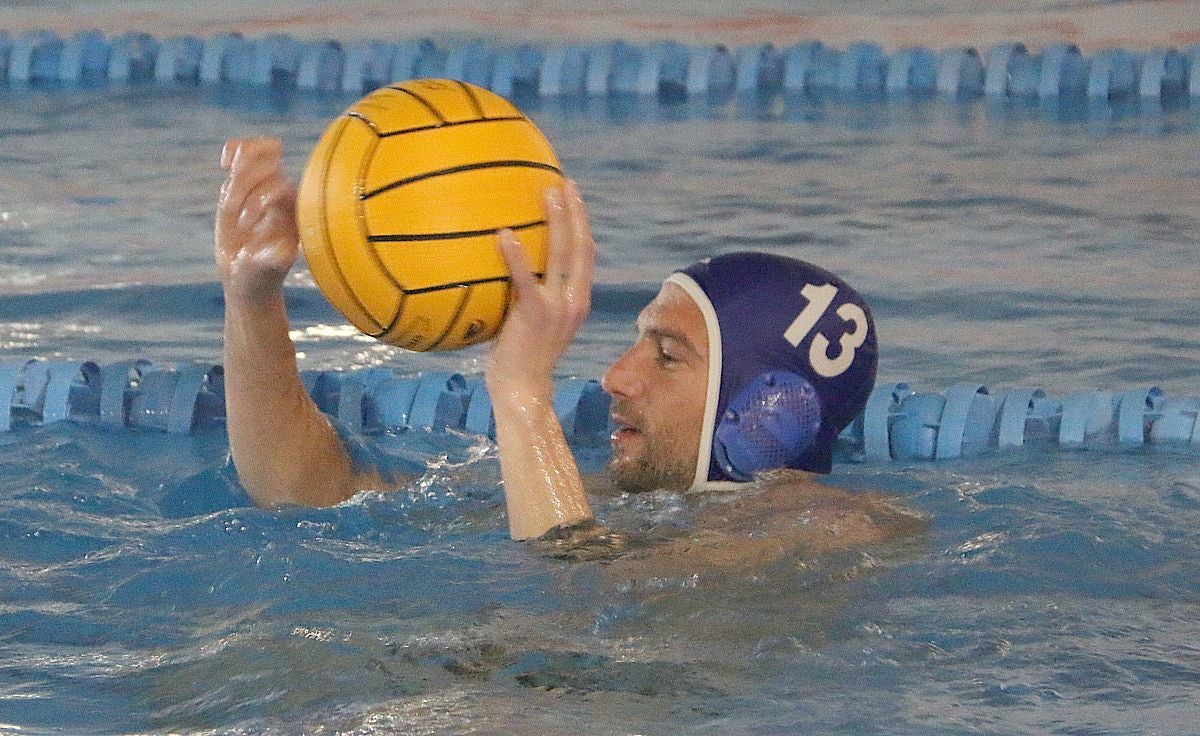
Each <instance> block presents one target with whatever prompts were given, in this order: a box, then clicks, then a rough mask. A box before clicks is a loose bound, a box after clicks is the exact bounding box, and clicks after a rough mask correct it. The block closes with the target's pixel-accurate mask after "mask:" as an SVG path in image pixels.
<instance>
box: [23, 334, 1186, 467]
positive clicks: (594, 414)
mask: <svg viewBox="0 0 1200 736" xmlns="http://www.w3.org/2000/svg"><path fill="white" fill-rule="evenodd" d="M301 379H302V381H303V384H304V387H305V390H307V391H308V392H309V394H310V395H311V396H312V397H313V400H314V401H315V402H316V403H317V406H319V407H320V408H321V409H322V410H323V411H325V412H326V413H328V414H329V415H330V416H331V417H334V418H336V419H337V420H338V422H339V423H340V424H341V425H342V426H343V427H345V428H346V429H347V430H349V431H352V432H361V433H368V434H369V433H377V432H382V431H445V430H456V431H462V432H467V433H471V434H478V435H483V436H487V437H491V438H494V437H495V422H494V418H493V415H492V403H491V399H490V398H489V396H488V394H487V389H486V387H485V386H484V384H483V380H482V377H481V376H464V375H461V374H458V373H453V372H446V371H433V372H428V373H421V374H415V375H413V374H400V373H396V372H394V371H392V370H389V369H387V368H370V369H364V370H350V371H305V372H303V373H302V374H301ZM553 401H554V411H555V413H556V414H557V415H558V417H559V419H560V420H561V422H562V425H563V431H564V434H565V435H566V437H567V439H568V441H570V442H572V443H575V444H597V443H603V442H605V441H606V439H607V437H608V434H609V432H610V431H611V426H610V422H609V417H608V408H609V396H608V394H606V393H605V392H604V391H603V390H602V389H601V387H600V384H599V382H598V381H596V380H594V379H588V378H563V379H558V380H557V381H556V382H555V385H554V396H553ZM224 417H225V395H224V373H223V370H222V367H221V366H220V365H215V364H211V363H185V364H180V365H166V364H157V363H153V362H151V361H149V360H146V359H140V358H135V359H130V360H122V361H117V362H114V363H111V364H107V365H100V364H98V363H96V362H93V361H44V360H40V359H32V360H30V359H16V360H10V361H8V362H0V431H12V430H14V429H19V428H21V427H26V426H30V425H39V424H50V423H54V422H62V421H71V422H78V423H90V424H100V425H103V426H109V427H114V428H116V427H126V428H137V429H145V430H155V431H163V432H170V433H177V434H185V433H189V432H201V431H205V430H208V429H212V428H216V427H220V426H222V424H223V422H224ZM839 440H840V443H841V445H842V446H843V447H844V448H845V449H846V450H847V452H848V453H849V454H850V455H851V456H854V457H858V458H861V459H865V460H868V461H888V460H902V461H912V460H949V459H953V458H958V457H971V456H975V455H979V454H981V453H983V452H987V451H989V450H997V449H998V450H1004V449H1011V448H1017V447H1022V446H1030V445H1033V446H1038V445H1057V446H1059V447H1065V448H1075V447H1087V448H1097V449H1103V448H1127V447H1138V446H1143V445H1153V444H1182V445H1191V446H1193V447H1196V448H1200V397H1194V396H1168V395H1166V394H1165V393H1164V392H1163V391H1162V390H1160V389H1159V388H1157V387H1154V386H1143V387H1135V388H1128V389H1125V390H1122V391H1118V392H1112V391H1102V390H1084V391H1076V392H1073V393H1070V394H1068V395H1066V396H1064V397H1060V398H1055V397H1052V396H1048V395H1047V394H1046V392H1045V390H1043V389H1042V388H1039V387H1028V386H1024V387H1022V386H1019V387H1014V388H1009V389H1005V390H1000V391H996V392H993V391H991V390H989V388H988V387H987V386H984V385H980V384H976V383H964V384H958V385H954V386H951V387H949V388H947V389H945V390H943V391H916V390H914V389H913V388H912V387H911V385H910V383H908V382H886V381H881V382H880V383H879V384H878V385H877V386H876V388H875V390H874V391H873V392H872V393H871V395H870V397H868V399H867V404H866V408H865V409H864V411H863V412H862V414H861V415H860V416H859V417H858V418H857V419H856V420H855V421H854V422H853V423H851V424H850V426H848V427H847V428H846V429H845V430H844V431H843V432H842V435H841V437H840V438H839Z"/></svg>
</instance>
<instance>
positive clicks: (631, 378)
mask: <svg viewBox="0 0 1200 736" xmlns="http://www.w3.org/2000/svg"><path fill="white" fill-rule="evenodd" d="M636 351H637V345H633V346H632V347H630V348H629V349H628V350H626V351H625V352H624V353H623V354H622V355H621V357H619V358H617V359H616V361H615V362H614V363H613V364H612V365H610V366H609V367H608V370H606V371H604V375H603V376H601V377H600V387H601V388H603V389H604V390H605V391H607V392H608V393H609V394H610V395H612V396H625V397H628V396H636V395H637V394H638V393H639V392H640V390H641V386H642V379H641V378H640V376H639V373H638V371H637V368H636V362H637V356H636Z"/></svg>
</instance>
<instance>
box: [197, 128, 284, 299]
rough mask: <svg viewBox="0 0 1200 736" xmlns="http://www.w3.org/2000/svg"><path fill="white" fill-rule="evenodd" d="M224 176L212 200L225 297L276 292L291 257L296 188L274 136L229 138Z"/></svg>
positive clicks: (223, 156)
mask: <svg viewBox="0 0 1200 736" xmlns="http://www.w3.org/2000/svg"><path fill="white" fill-rule="evenodd" d="M221 168H222V169H224V170H225V171H228V172H229V177H228V178H227V179H226V180H225V183H224V184H223V185H222V186H221V194H220V199H219V200H218V205H217V221H216V243H215V246H216V247H215V252H214V257H215V260H216V263H217V273H218V275H219V276H220V278H221V283H222V284H223V285H224V287H225V293H226V296H227V297H234V298H237V299H240V300H244V301H246V302H248V303H252V304H262V303H263V302H265V301H267V300H269V299H271V298H273V297H277V296H278V295H279V294H280V292H281V289H282V288H283V280H284V279H285V278H286V277H287V274H288V271H289V270H290V269H291V267H292V264H293V263H294V262H295V260H296V254H297V250H298V244H299V232H298V229H297V225H296V189H295V187H294V186H293V185H292V183H291V182H290V181H289V180H288V178H287V176H286V175H285V173H284V170H283V160H282V145H281V144H280V142H279V139H277V138H231V139H230V140H228V141H226V143H225V148H224V149H223V150H222V151H221Z"/></svg>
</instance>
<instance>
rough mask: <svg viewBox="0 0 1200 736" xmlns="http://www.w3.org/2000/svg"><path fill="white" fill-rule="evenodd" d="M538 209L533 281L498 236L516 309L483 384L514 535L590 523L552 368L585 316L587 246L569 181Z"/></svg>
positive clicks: (591, 252) (520, 255)
mask: <svg viewBox="0 0 1200 736" xmlns="http://www.w3.org/2000/svg"><path fill="white" fill-rule="evenodd" d="M545 207H546V219H547V223H548V225H549V246H548V254H547V259H546V275H545V279H544V280H543V281H542V282H541V283H538V281H537V280H536V279H535V278H534V276H533V274H532V272H531V268H530V266H529V262H528V260H527V259H526V258H525V255H524V252H523V251H522V250H521V246H520V245H519V244H518V242H517V240H516V237H515V236H514V235H513V233H512V232H511V231H504V232H501V234H500V236H499V240H500V249H501V251H502V253H503V254H504V258H505V260H506V261H507V263H508V267H509V271H511V273H512V283H513V287H514V288H515V289H516V303H515V304H513V305H512V307H511V309H510V310H509V313H508V316H507V318H506V319H505V321H504V327H503V328H502V329H501V330H500V334H499V336H498V337H497V338H496V341H495V343H494V344H493V345H492V349H491V352H490V354H489V356H488V367H487V375H486V379H487V388H488V394H489V395H490V397H491V400H492V407H493V412H494V414H495V418H496V440H497V443H498V444H499V448H500V473H501V476H502V478H503V480H504V498H505V503H506V505H507V508H508V528H509V533H510V534H511V535H512V537H513V539H531V538H534V537H539V536H541V535H542V534H544V533H545V532H547V531H549V530H550V529H552V528H554V527H556V526H561V525H567V524H575V523H578V522H581V521H585V520H587V519H591V518H592V511H591V508H590V507H589V505H588V501H587V495H586V494H585V493H584V490H583V482H582V481H581V479H580V477H579V469H578V467H577V466H576V464H575V458H574V456H573V455H572V454H571V449H570V448H569V447H568V446H567V441H566V438H565V437H564V436H563V430H562V425H561V424H560V423H559V421H558V417H557V416H556V415H555V413H554V366H555V364H556V363H557V362H558V359H559V357H560V356H561V355H562V353H563V351H564V350H566V348H567V346H568V345H569V344H570V343H571V339H572V338H573V337H574V336H575V331H576V330H577V329H579V326H580V325H581V324H583V321H584V319H586V318H587V313H588V309H589V306H590V300H591V288H592V267H593V261H594V259H595V245H594V244H593V242H592V235H591V230H590V228H589V227H588V222H587V212H586V211H585V209H584V205H583V200H582V199H581V198H580V196H579V191H578V189H577V188H576V186H575V184H574V183H573V182H572V183H569V184H568V185H567V186H566V187H564V188H563V190H561V191H559V190H551V191H549V192H547V194H546V203H545Z"/></svg>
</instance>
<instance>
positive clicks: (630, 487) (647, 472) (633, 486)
mask: <svg viewBox="0 0 1200 736" xmlns="http://www.w3.org/2000/svg"><path fill="white" fill-rule="evenodd" d="M668 457H669V453H666V452H663V451H662V450H661V449H660V448H659V447H657V446H656V444H655V443H653V442H648V443H646V447H645V452H644V453H642V456H641V457H640V458H638V459H636V460H633V461H621V460H620V459H618V458H615V457H614V458H613V459H612V460H610V461H609V463H608V477H609V478H610V479H611V480H612V482H613V485H615V486H616V487H617V490H619V491H621V492H623V493H645V492H646V491H656V490H658V489H660V488H662V489H665V490H669V491H686V490H687V489H688V487H690V486H691V484H692V471H693V469H694V468H695V465H696V460H695V459H694V458H693V459H692V461H691V462H690V463H688V464H686V465H683V464H682V463H676V464H674V465H672V464H671V463H670V462H669V461H668V460H667V458H668Z"/></svg>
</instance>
